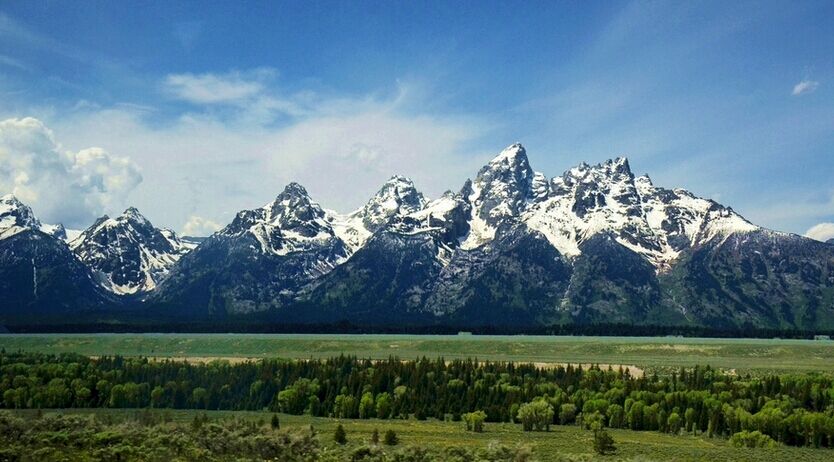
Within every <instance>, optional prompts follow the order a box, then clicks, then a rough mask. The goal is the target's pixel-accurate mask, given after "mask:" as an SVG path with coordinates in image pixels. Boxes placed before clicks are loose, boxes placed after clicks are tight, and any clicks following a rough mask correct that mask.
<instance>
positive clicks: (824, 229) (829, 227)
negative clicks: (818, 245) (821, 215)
mask: <svg viewBox="0 0 834 462" xmlns="http://www.w3.org/2000/svg"><path fill="white" fill-rule="evenodd" d="M805 236H806V237H810V238H811V239H816V240H818V241H823V242H825V241H827V240H829V239H834V223H819V224H816V225H814V226H812V227H811V228H810V229H809V230H808V231H806V232H805Z"/></svg>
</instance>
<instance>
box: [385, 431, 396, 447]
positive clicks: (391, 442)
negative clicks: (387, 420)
mask: <svg viewBox="0 0 834 462" xmlns="http://www.w3.org/2000/svg"><path fill="white" fill-rule="evenodd" d="M398 442H399V440H398V439H397V434H396V433H395V432H394V430H391V429H388V430H386V431H385V444H386V445H388V446H396V445H397V443H398Z"/></svg>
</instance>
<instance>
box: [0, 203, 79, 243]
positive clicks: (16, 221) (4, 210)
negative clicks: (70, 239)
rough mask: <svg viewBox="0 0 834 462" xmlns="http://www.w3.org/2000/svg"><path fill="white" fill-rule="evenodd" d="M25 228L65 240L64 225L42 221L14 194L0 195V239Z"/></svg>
mask: <svg viewBox="0 0 834 462" xmlns="http://www.w3.org/2000/svg"><path fill="white" fill-rule="evenodd" d="M26 230H38V231H40V232H42V233H45V234H48V235H50V236H52V237H54V238H55V239H58V240H60V241H66V239H67V232H66V229H65V228H64V225H62V224H60V223H59V224H57V225H49V224H46V223H42V222H41V221H40V220H39V219H38V217H37V216H35V213H34V212H33V211H32V208H31V207H29V206H28V205H26V204H24V203H23V202H21V201H20V200H19V199H18V198H17V197H16V196H15V195H14V194H6V195H4V196H2V197H0V239H3V238H6V237H11V236H13V235H15V234H17V233H19V232H22V231H26Z"/></svg>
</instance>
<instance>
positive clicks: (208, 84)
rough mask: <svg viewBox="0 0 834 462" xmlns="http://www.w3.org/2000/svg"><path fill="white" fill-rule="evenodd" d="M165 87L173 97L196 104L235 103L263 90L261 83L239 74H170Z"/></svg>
mask: <svg viewBox="0 0 834 462" xmlns="http://www.w3.org/2000/svg"><path fill="white" fill-rule="evenodd" d="M165 86H166V87H167V89H168V90H169V91H170V92H171V93H172V94H173V95H174V96H176V97H178V98H180V99H182V100H185V101H188V102H191V103H196V104H217V103H237V102H240V101H243V100H246V99H248V98H251V97H253V96H255V95H257V94H259V93H260V92H261V91H262V90H263V84H262V83H261V82H259V81H257V80H255V79H252V78H249V77H247V76H244V75H242V74H241V73H240V72H230V73H227V74H211V73H207V74H171V75H169V76H168V77H166V78H165Z"/></svg>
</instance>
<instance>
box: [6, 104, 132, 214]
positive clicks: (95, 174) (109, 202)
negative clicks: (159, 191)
mask: <svg viewBox="0 0 834 462" xmlns="http://www.w3.org/2000/svg"><path fill="white" fill-rule="evenodd" d="M141 181H142V176H141V174H140V173H139V170H138V168H137V167H136V165H134V164H133V163H132V162H131V161H130V160H129V159H128V158H125V157H119V156H113V155H111V154H109V153H107V152H106V151H104V150H103V149H100V148H88V149H83V150H81V151H78V152H70V151H65V150H63V148H62V147H61V146H60V145H59V144H58V143H57V142H56V141H55V139H54V136H53V134H52V131H51V130H49V129H48V128H47V127H46V126H45V125H44V124H43V123H42V122H41V121H40V120H38V119H34V118H31V117H28V118H24V119H7V120H3V121H0V191H2V192H3V193H12V194H14V195H15V196H17V197H18V198H19V199H20V200H21V201H23V202H24V203H27V204H28V205H30V206H31V207H32V208H33V209H34V210H35V212H36V213H37V214H38V216H39V217H40V218H41V219H42V220H44V221H46V222H52V223H63V224H65V225H67V226H70V227H79V226H86V225H89V224H90V222H91V221H92V220H93V219H94V218H96V217H97V216H99V215H101V214H102V213H104V212H105V211H112V210H114V207H121V206H122V205H123V201H124V198H125V196H126V195H127V194H128V193H129V192H130V191H131V190H133V189H134V188H135V187H136V186H137V185H138V184H139V183H140V182H141Z"/></svg>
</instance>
